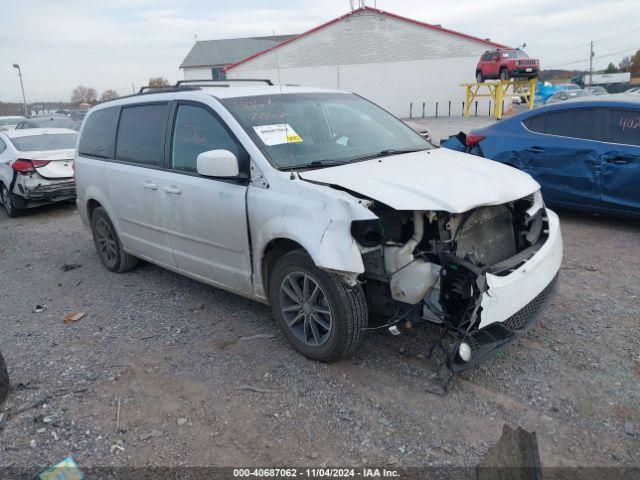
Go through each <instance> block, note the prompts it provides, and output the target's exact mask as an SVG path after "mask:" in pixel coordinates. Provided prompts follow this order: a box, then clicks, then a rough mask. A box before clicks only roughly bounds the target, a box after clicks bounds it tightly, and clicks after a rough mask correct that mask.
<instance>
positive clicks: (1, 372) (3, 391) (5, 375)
mask: <svg viewBox="0 0 640 480" xmlns="http://www.w3.org/2000/svg"><path fill="white" fill-rule="evenodd" d="M8 395H9V372H7V365H6V364H5V363H4V358H3V356H2V353H1V352H0V405H2V403H3V402H4V401H5V400H6V399H7V396H8Z"/></svg>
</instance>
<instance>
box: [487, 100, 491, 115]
mask: <svg viewBox="0 0 640 480" xmlns="http://www.w3.org/2000/svg"><path fill="white" fill-rule="evenodd" d="M487 115H491V100H489V112H488V113H487Z"/></svg>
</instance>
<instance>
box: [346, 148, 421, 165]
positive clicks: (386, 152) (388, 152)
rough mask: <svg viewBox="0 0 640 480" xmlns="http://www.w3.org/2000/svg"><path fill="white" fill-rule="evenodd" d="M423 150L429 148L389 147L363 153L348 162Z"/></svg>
mask: <svg viewBox="0 0 640 480" xmlns="http://www.w3.org/2000/svg"><path fill="white" fill-rule="evenodd" d="M424 150H431V149H430V148H406V149H399V150H395V149H393V148H389V149H386V150H381V151H380V152H378V153H372V154H371V155H365V156H364V157H358V158H354V159H353V160H350V162H361V161H363V160H371V159H372V158H381V157H388V156H390V155H400V154H402V153H414V152H423V151H424Z"/></svg>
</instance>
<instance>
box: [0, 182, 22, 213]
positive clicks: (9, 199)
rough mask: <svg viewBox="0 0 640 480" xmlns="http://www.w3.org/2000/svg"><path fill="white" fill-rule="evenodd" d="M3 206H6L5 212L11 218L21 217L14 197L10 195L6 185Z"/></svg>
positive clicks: (3, 187)
mask: <svg viewBox="0 0 640 480" xmlns="http://www.w3.org/2000/svg"><path fill="white" fill-rule="evenodd" d="M0 194H1V195H2V205H3V206H4V211H5V212H7V215H8V216H9V217H11V218H15V217H17V216H18V215H20V209H19V208H18V207H17V206H16V202H15V198H14V195H13V194H11V193H9V189H8V188H7V187H6V185H4V184H2V192H0Z"/></svg>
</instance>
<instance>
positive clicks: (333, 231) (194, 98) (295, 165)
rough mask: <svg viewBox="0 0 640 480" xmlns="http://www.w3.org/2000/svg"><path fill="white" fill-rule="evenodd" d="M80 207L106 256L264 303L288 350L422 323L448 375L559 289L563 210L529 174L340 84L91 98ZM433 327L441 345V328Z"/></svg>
mask: <svg viewBox="0 0 640 480" xmlns="http://www.w3.org/2000/svg"><path fill="white" fill-rule="evenodd" d="M75 168H76V189H77V204H78V208H79V210H80V214H81V218H82V221H83V222H84V224H85V225H86V226H88V227H89V228H90V229H91V231H92V233H93V237H94V240H95V245H96V248H97V251H98V255H99V257H100V260H101V261H102V263H103V264H104V265H105V266H106V267H107V268H108V269H109V270H112V271H115V272H122V271H125V270H127V269H130V268H132V267H133V266H135V264H136V262H137V259H144V260H146V261H149V262H152V263H155V264H157V265H160V266H162V267H165V268H168V269H170V270H173V271H175V272H179V273H181V274H183V275H186V276H189V277H191V278H194V279H197V280H200V281H202V282H205V283H208V284H210V285H213V286H215V287H219V288H223V289H226V290H229V291H231V292H234V293H237V294H239V295H243V296H246V297H250V298H253V299H255V300H258V301H261V302H264V303H268V304H270V305H271V308H272V311H273V315H274V316H275V318H276V321H277V323H278V325H279V326H280V328H281V329H282V331H283V333H284V335H285V336H286V338H287V339H288V340H289V342H290V343H291V344H292V346H293V347H294V348H295V349H296V350H297V351H299V352H300V353H302V354H304V355H306V356H308V357H311V358H314V359H318V360H323V361H331V360H335V359H338V358H340V357H342V356H344V355H346V354H349V353H351V352H353V351H354V350H355V349H356V347H357V346H358V344H359V342H360V341H361V339H362V337H363V334H364V332H365V331H366V330H367V329H371V328H385V329H388V330H389V331H390V332H391V333H394V334H397V333H401V332H402V331H403V330H405V329H406V326H408V325H411V324H415V323H420V322H432V323H433V324H436V325H438V326H439V328H441V330H442V332H444V333H449V335H447V338H449V339H451V340H450V341H449V343H448V344H447V345H446V346H445V347H444V348H443V350H444V351H445V353H446V359H447V365H448V366H449V368H450V369H451V370H452V371H459V370H463V369H465V368H468V367H470V366H472V365H475V364H477V363H478V362H480V361H482V360H484V359H486V358H488V357H489V356H491V355H492V354H493V353H495V352H496V351H497V349H499V348H500V347H502V346H504V345H506V344H507V343H509V342H511V341H513V340H514V339H515V338H516V337H517V336H518V335H519V334H521V333H522V332H523V331H525V330H526V329H527V328H528V327H530V326H531V325H532V324H533V323H534V321H535V320H536V319H537V317H539V315H540V313H541V312H542V311H543V310H544V308H545V307H546V305H547V304H548V302H549V300H550V299H551V297H552V296H553V293H554V291H555V286H556V283H557V273H558V270H559V268H560V263H561V260H562V238H561V233H560V225H559V221H558V217H557V215H556V214H555V213H553V212H552V211H550V210H549V209H547V208H545V206H544V204H543V201H542V196H541V195H540V187H539V185H538V184H537V183H536V182H535V181H534V180H533V179H532V178H531V177H530V176H529V175H527V174H526V173H523V172H521V171H518V170H516V169H513V168H511V167H508V166H505V165H502V164H500V163H497V162H493V161H491V160H486V159H483V158H479V157H476V156H472V155H467V154H463V153H459V152H454V151H451V150H447V149H441V148H436V147H434V146H433V145H432V144H431V143H429V142H428V141H427V140H426V139H424V138H423V137H422V136H420V135H419V134H418V133H416V132H415V131H413V130H412V129H411V128H409V127H408V126H406V125H405V124H404V123H403V122H402V121H400V120H398V119H397V118H395V117H394V116H393V115H391V114H389V113H388V112H386V111H385V110H383V109H382V108H380V107H378V106H376V105H374V104H373V103H371V102H369V101H367V100H365V99H363V98H362V97H360V96H358V95H354V94H352V93H347V92H343V91H336V90H323V89H318V88H304V87H294V86H282V87H278V86H273V85H271V84H270V82H268V81H265V83H264V84H262V83H261V82H258V81H255V82H246V81H245V82H242V83H241V82H232V81H219V82H205V81H200V82H188V81H181V82H178V84H176V85H175V86H173V87H169V88H164V89H162V90H160V91H158V90H157V89H156V90H147V91H142V92H141V93H140V94H138V95H132V96H130V97H126V98H120V99H117V100H113V101H109V102H105V103H101V104H100V105H98V106H96V107H94V108H92V109H91V111H90V112H89V114H88V115H87V118H86V120H85V122H84V125H83V127H82V130H81V134H80V140H79V144H78V148H77V153H76V163H75ZM444 336H445V335H444V334H443V338H444Z"/></svg>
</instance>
